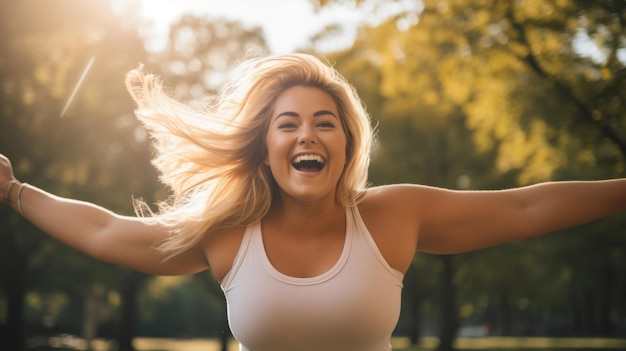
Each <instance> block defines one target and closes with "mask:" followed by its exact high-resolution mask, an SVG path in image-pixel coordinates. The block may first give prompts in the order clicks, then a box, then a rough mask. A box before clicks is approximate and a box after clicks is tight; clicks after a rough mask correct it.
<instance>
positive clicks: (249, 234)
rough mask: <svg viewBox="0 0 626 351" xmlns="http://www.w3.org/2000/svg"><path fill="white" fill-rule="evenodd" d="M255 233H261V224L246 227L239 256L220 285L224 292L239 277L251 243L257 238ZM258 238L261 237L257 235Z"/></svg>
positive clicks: (238, 252)
mask: <svg viewBox="0 0 626 351" xmlns="http://www.w3.org/2000/svg"><path fill="white" fill-rule="evenodd" d="M255 231H259V232H260V231H261V222H257V223H254V224H251V225H248V226H247V227H246V230H245V232H244V234H243V238H242V240H241V245H240V246H239V250H238V251H237V255H236V256H235V259H234V260H233V266H232V267H231V268H230V271H228V273H226V275H225V276H224V279H222V282H221V283H220V285H221V286H222V289H223V290H224V291H226V289H228V287H229V286H230V284H231V283H232V280H233V278H234V277H235V276H236V275H237V271H239V268H240V267H241V265H242V263H243V261H244V259H245V258H246V256H247V253H248V251H249V250H250V246H251V245H250V242H251V241H252V239H253V237H254V236H255V235H254V233H255ZM256 236H257V237H260V235H256Z"/></svg>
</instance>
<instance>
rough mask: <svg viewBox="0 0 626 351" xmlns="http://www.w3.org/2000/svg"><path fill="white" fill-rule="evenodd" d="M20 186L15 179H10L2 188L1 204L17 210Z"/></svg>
mask: <svg viewBox="0 0 626 351" xmlns="http://www.w3.org/2000/svg"><path fill="white" fill-rule="evenodd" d="M22 185H23V184H22V183H21V182H20V181H18V180H17V179H11V180H10V181H9V183H8V184H7V186H6V188H4V193H3V197H2V202H3V203H4V204H5V205H7V206H9V207H11V208H13V209H17V204H18V195H19V190H20V188H21V187H22Z"/></svg>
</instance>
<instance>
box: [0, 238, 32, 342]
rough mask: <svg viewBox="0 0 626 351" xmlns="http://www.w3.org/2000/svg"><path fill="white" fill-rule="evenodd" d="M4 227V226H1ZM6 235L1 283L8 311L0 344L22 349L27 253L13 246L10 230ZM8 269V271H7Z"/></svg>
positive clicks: (1, 332)
mask: <svg viewBox="0 0 626 351" xmlns="http://www.w3.org/2000/svg"><path fill="white" fill-rule="evenodd" d="M3 229H5V228H3ZM2 234H3V235H6V238H8V240H7V246H8V247H7V248H6V249H8V250H7V252H8V253H9V254H8V255H7V256H8V257H6V267H9V270H8V271H7V272H3V273H5V274H3V276H2V277H1V279H2V281H1V282H2V285H3V289H4V290H5V292H6V296H7V303H8V311H7V324H6V325H5V328H3V329H4V330H2V329H0V345H2V346H3V347H6V349H7V350H16V351H19V350H23V349H24V346H25V343H24V341H25V332H24V303H25V302H24V296H25V295H26V285H25V284H26V275H27V272H28V270H27V269H26V261H27V257H28V254H27V253H25V252H20V251H19V249H18V248H17V247H16V246H15V242H14V241H13V240H11V239H12V238H14V236H13V235H14V234H15V233H12V232H10V231H7V232H5V233H2ZM9 271H10V272H9Z"/></svg>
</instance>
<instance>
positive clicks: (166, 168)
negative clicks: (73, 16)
mask: <svg viewBox="0 0 626 351" xmlns="http://www.w3.org/2000/svg"><path fill="white" fill-rule="evenodd" d="M299 85H301V86H310V87H317V88H320V89H322V90H324V91H325V92H327V93H328V94H329V95H330V96H331V97H332V98H333V100H334V102H335V103H336V105H337V109H338V112H339V114H340V119H341V122H342V126H343V128H344V131H345V133H346V135H347V141H348V142H347V150H346V166H345V169H344V172H343V174H342V176H341V178H340V180H339V182H338V185H337V192H336V199H337V202H338V203H340V204H342V205H343V206H345V207H350V206H355V205H356V204H357V203H358V201H359V199H360V198H361V197H362V195H363V192H364V190H365V188H366V181H367V170H368V166H369V160H370V148H371V143H372V136H373V133H372V128H371V125H370V120H369V116H368V114H367V113H366V111H365V108H364V106H363V104H362V103H361V101H360V99H359V97H358V96H357V94H356V91H355V90H354V88H353V87H352V86H351V85H350V84H348V82H347V81H346V80H345V79H344V78H343V77H342V76H341V75H340V74H339V73H338V72H337V71H336V70H335V69H334V68H332V67H331V66H329V65H328V64H325V63H323V62H321V61H320V60H319V59H317V58H315V57H313V56H310V55H306V54H292V55H284V56H270V57H261V58H252V59H249V60H246V61H244V62H243V63H242V64H241V65H239V66H238V68H237V69H236V70H235V75H234V78H233V79H232V81H231V83H229V84H227V85H226V86H225V87H224V89H223V90H222V92H221V94H220V96H219V97H215V98H214V99H213V100H212V101H211V102H210V103H208V104H207V106H205V107H203V108H202V109H199V108H192V107H190V106H188V105H186V104H183V103H181V102H179V101H177V100H176V99H174V98H172V97H171V96H170V95H169V93H168V92H167V91H166V90H165V89H164V87H163V84H162V81H161V80H160V79H159V78H157V77H156V76H154V75H151V74H146V73H144V71H143V69H142V68H141V67H140V68H138V69H135V70H133V71H131V72H129V73H128V75H127V78H126V86H127V88H128V90H129V92H130V94H131V95H132V97H133V99H134V100H135V101H136V103H137V105H138V108H137V110H136V111H135V113H136V115H137V118H138V119H139V120H140V121H141V122H142V123H143V124H144V125H145V127H146V128H147V130H148V131H149V133H150V135H151V137H152V140H153V142H154V146H155V149H156V154H155V157H154V159H153V160H152V163H153V164H154V166H155V167H156V168H157V169H158V171H159V172H160V180H161V181H162V182H163V183H164V184H165V185H167V186H168V187H170V188H171V190H172V192H173V195H172V197H171V198H170V199H169V200H168V201H163V202H161V203H159V204H158V206H159V211H158V213H153V212H152V211H151V210H150V208H149V206H147V204H146V203H145V202H143V201H142V200H137V201H136V202H135V208H136V212H137V213H138V214H139V215H142V216H145V215H150V218H148V219H146V220H147V221H149V222H156V223H159V224H162V225H165V226H166V227H168V228H170V230H171V231H170V235H169V236H168V238H167V239H165V240H164V241H162V242H160V243H159V244H158V247H157V248H158V249H159V250H161V251H162V252H163V253H165V254H167V255H168V257H171V256H174V255H177V254H179V253H181V252H184V251H185V250H188V249H190V248H191V247H192V246H194V245H195V244H196V243H198V242H199V240H200V239H201V238H202V237H203V236H204V235H205V234H206V233H208V232H210V231H211V230H214V229H217V228H221V227H229V226H237V225H248V224H251V223H254V222H257V221H259V220H261V218H262V217H263V216H264V215H265V214H266V213H267V212H268V210H269V208H270V205H271V202H272V200H273V199H275V197H276V196H277V193H278V186H277V184H276V182H275V180H274V178H273V177H272V174H271V171H270V169H269V167H268V166H267V165H266V164H265V163H264V160H265V158H266V155H267V147H266V145H265V136H266V133H267V130H268V125H269V121H270V117H271V114H272V109H273V107H274V103H275V101H276V99H277V98H278V96H279V95H280V94H281V93H282V92H283V91H285V90H287V89H288V88H291V87H293V86H299Z"/></svg>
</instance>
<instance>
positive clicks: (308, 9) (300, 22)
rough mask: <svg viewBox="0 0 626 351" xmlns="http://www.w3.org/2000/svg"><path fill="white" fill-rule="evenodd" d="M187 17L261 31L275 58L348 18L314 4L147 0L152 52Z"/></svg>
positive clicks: (144, 9)
mask: <svg viewBox="0 0 626 351" xmlns="http://www.w3.org/2000/svg"><path fill="white" fill-rule="evenodd" d="M185 13H193V14H196V15H200V16H204V15H206V16H211V17H220V18H226V19H230V20H237V21H239V22H242V23H243V24H244V25H245V26H251V27H252V26H258V27H261V28H262V30H263V33H264V36H265V38H266V40H267V44H268V46H269V49H270V50H271V51H272V53H274V54H284V53H290V52H294V51H296V50H297V49H298V48H299V47H302V46H303V45H304V44H305V43H306V42H307V40H308V38H310V37H311V36H313V35H314V34H315V33H317V32H318V31H319V30H320V29H321V28H322V27H323V26H324V24H325V23H328V22H329V21H332V20H333V19H334V18H339V17H340V16H344V15H345V13H341V11H339V12H337V11H334V12H333V13H328V12H324V13H316V11H315V10H314V8H313V5H312V4H311V1H310V0H265V1H262V0H178V1H174V0H143V1H142V8H141V16H142V17H143V18H144V19H145V20H147V21H149V22H151V25H150V27H151V30H150V33H151V34H152V35H151V37H152V40H150V41H149V42H148V48H149V49H150V50H153V51H158V50H159V49H162V48H163V47H164V46H165V38H166V37H167V31H168V28H169V24H170V23H172V22H173V21H176V20H177V19H178V18H179V17H180V16H181V15H183V14H185ZM343 19H344V20H345V17H344V18H343Z"/></svg>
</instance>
